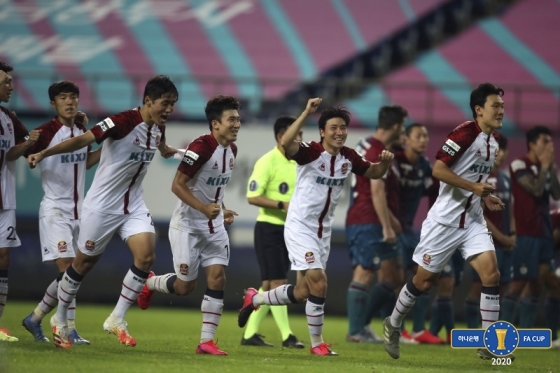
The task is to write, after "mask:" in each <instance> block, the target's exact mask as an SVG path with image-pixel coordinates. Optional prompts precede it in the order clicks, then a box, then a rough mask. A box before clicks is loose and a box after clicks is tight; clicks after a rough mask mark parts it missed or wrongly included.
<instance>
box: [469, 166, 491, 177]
mask: <svg viewBox="0 0 560 373" xmlns="http://www.w3.org/2000/svg"><path fill="white" fill-rule="evenodd" d="M469 171H472V172H474V173H476V174H483V175H488V174H489V173H490V171H492V166H485V165H483V164H473V165H471V167H470V168H469Z"/></svg>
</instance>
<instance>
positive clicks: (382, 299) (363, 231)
mask: <svg viewBox="0 0 560 373" xmlns="http://www.w3.org/2000/svg"><path fill="white" fill-rule="evenodd" d="M407 115H408V113H407V111H406V110H405V109H403V108H402V107H401V106H396V105H395V106H383V107H382V108H381V109H380V110H379V114H378V125H377V129H376V130H375V132H374V133H373V135H371V136H370V137H368V138H365V139H362V140H361V141H360V142H359V143H358V146H357V147H356V150H357V151H358V153H359V154H360V155H361V156H363V157H364V158H365V159H366V160H368V161H370V162H375V161H376V160H378V159H379V155H380V154H381V153H382V152H383V151H384V150H385V149H387V148H388V147H389V146H390V145H392V144H393V143H395V142H397V141H398V140H399V139H400V136H401V132H404V130H403V128H404V122H405V120H406V117H407ZM398 178H399V176H398V171H397V170H396V164H395V163H393V164H392V166H391V168H390V169H389V171H388V172H387V174H385V175H384V176H383V177H382V178H380V179H373V180H371V179H370V178H368V177H366V176H357V177H356V182H355V183H352V191H351V201H350V207H349V209H348V213H347V215H346V242H347V246H348V249H349V253H350V261H351V263H352V268H353V274H352V282H351V283H350V285H349V287H348V293H347V309H348V334H347V336H346V340H347V341H350V342H371V343H375V342H377V341H378V338H376V336H375V334H373V333H372V332H371V329H370V328H366V325H367V324H369V322H370V321H371V319H372V317H373V315H374V314H376V313H377V312H378V311H380V310H381V308H382V307H383V305H384V304H386V303H392V302H394V300H395V289H396V288H398V287H399V286H401V285H402V281H403V280H402V272H401V269H400V268H401V264H402V263H401V254H400V252H399V250H397V234H398V233H400V231H401V224H400V222H399V221H398V218H397V216H398V184H399V180H398ZM395 230H396V232H395ZM374 257H376V258H378V260H377V261H376V262H375V263H374ZM374 269H375V270H376V271H377V277H378V278H377V283H376V284H375V285H374V286H373V288H372V289H371V293H370V294H369V295H368V292H369V290H370V289H369V287H370V285H371V282H372V280H373V271H374ZM368 298H369V299H368Z"/></svg>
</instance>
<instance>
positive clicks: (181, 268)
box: [179, 263, 189, 276]
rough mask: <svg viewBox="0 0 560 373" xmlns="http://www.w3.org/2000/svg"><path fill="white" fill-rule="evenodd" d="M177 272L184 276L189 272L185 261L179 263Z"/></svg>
mask: <svg viewBox="0 0 560 373" xmlns="http://www.w3.org/2000/svg"><path fill="white" fill-rule="evenodd" d="M179 273H180V274H182V275H183V276H186V275H188V274H189V265H188V264H186V263H181V264H179Z"/></svg>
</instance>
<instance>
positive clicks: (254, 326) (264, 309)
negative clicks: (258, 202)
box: [241, 221, 287, 347]
mask: <svg viewBox="0 0 560 373" xmlns="http://www.w3.org/2000/svg"><path fill="white" fill-rule="evenodd" d="M272 228H273V225H272V224H268V223H264V222H259V221H258V222H256V224H255V229H254V244H255V254H256V257H257V262H258V264H259V270H260V274H261V288H260V289H259V292H261V293H262V292H264V291H269V290H270V289H271V288H273V287H271V281H270V279H271V278H272V276H271V273H270V272H271V271H272V270H273V268H274V266H275V265H277V263H278V256H279V255H281V254H282V253H281V252H279V251H280V250H279V249H280V247H278V245H276V244H275V242H273V241H274V240H275V236H274V235H273V234H274V231H273V230H272ZM280 228H282V226H280ZM280 239H281V242H282V244H283V243H284V236H283V229H282V230H281V235H280ZM280 259H281V260H283V258H282V257H280ZM280 277H282V275H281V276H280ZM286 283H287V281H285V282H284V283H278V284H275V286H274V288H276V287H278V286H281V285H285V284H286ZM278 307H283V308H284V309H286V306H278ZM269 311H270V306H269V305H266V304H263V305H262V306H260V307H259V309H258V310H256V311H255V312H253V313H252V314H251V316H250V317H249V321H248V322H247V326H246V327H245V331H244V333H243V337H242V338H241V344H242V345H244V346H266V347H273V346H274V345H273V344H272V343H268V342H266V341H265V340H264V339H263V338H264V337H263V336H262V335H261V334H259V327H260V325H261V322H262V321H263V320H264V319H265V317H266V315H268V312H269ZM286 313H287V311H286Z"/></svg>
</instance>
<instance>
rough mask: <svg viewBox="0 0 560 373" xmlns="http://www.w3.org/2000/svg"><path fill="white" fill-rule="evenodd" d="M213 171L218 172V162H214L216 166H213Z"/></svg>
mask: <svg viewBox="0 0 560 373" xmlns="http://www.w3.org/2000/svg"><path fill="white" fill-rule="evenodd" d="M212 169H213V170H217V169H218V161H216V162H214V166H212Z"/></svg>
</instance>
